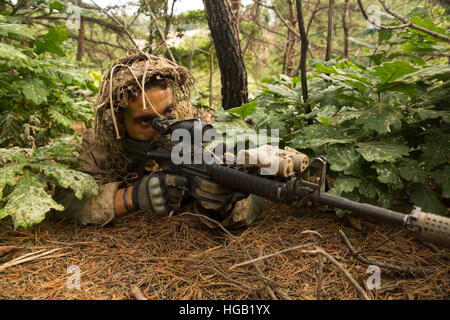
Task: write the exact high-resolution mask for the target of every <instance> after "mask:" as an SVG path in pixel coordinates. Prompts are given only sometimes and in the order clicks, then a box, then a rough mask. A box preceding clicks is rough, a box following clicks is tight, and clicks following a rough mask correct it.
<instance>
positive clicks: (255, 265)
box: [181, 212, 291, 300]
mask: <svg viewBox="0 0 450 320" xmlns="http://www.w3.org/2000/svg"><path fill="white" fill-rule="evenodd" d="M181 215H192V216H197V217H202V218H204V219H207V220H208V221H210V222H212V223H214V224H216V225H217V226H219V227H220V228H221V229H222V230H223V231H224V232H225V233H226V234H227V235H229V236H230V237H232V238H233V239H234V240H236V242H237V243H238V245H239V247H240V248H241V249H242V250H243V251H244V252H245V253H246V254H247V256H248V257H249V259H252V257H251V255H250V253H249V252H248V250H247V249H246V248H245V247H244V246H243V245H242V243H241V242H240V241H239V238H238V237H236V236H235V235H233V234H232V233H231V232H230V231H228V230H227V229H226V228H225V227H224V226H223V225H222V224H221V223H220V222H218V221H216V220H214V219H211V218H210V217H207V216H205V215H202V214H194V213H190V212H184V213H182V214H181ZM250 263H252V265H253V266H254V267H255V269H256V273H257V274H258V276H259V277H260V278H261V279H262V280H263V281H264V283H265V284H266V287H267V286H268V287H271V288H273V289H274V290H275V291H276V292H277V293H278V292H281V293H280V295H281V296H282V297H283V299H285V300H291V299H290V297H289V296H288V295H287V294H286V293H284V292H282V291H280V290H279V285H274V284H273V282H272V281H271V282H268V281H265V280H264V274H263V273H262V271H261V269H260V268H259V266H258V264H256V263H254V262H250ZM230 269H231V268H230Z"/></svg>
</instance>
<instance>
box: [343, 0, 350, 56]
mask: <svg viewBox="0 0 450 320" xmlns="http://www.w3.org/2000/svg"><path fill="white" fill-rule="evenodd" d="M348 4H349V3H348V0H345V4H344V12H343V13H342V28H343V29H344V57H346V58H348V26H347V11H348Z"/></svg>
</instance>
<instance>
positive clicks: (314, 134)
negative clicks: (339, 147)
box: [293, 124, 355, 149]
mask: <svg viewBox="0 0 450 320" xmlns="http://www.w3.org/2000/svg"><path fill="white" fill-rule="evenodd" d="M354 140H355V137H353V136H349V135H348V134H347V132H345V131H343V130H341V129H340V128H337V127H335V126H325V125H323V124H312V125H309V126H307V127H305V128H304V130H303V132H302V135H299V136H296V137H295V138H294V139H293V143H294V144H295V148H297V147H299V148H300V149H304V148H310V147H311V148H314V147H319V146H322V145H324V144H347V143H352V142H353V141H354Z"/></svg>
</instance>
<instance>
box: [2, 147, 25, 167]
mask: <svg viewBox="0 0 450 320" xmlns="http://www.w3.org/2000/svg"><path fill="white" fill-rule="evenodd" d="M32 154H33V150H32V149H27V148H19V147H13V148H10V149H3V148H2V149H0V162H5V163H6V162H10V161H16V162H26V161H27V158H28V157H29V156H30V155H32Z"/></svg>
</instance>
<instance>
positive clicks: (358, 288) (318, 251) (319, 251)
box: [302, 247, 370, 300]
mask: <svg viewBox="0 0 450 320" xmlns="http://www.w3.org/2000/svg"><path fill="white" fill-rule="evenodd" d="M302 252H303V253H313V254H321V255H323V256H324V257H325V258H327V259H328V260H330V261H331V263H333V264H334V265H335V266H336V267H338V269H339V270H340V271H341V272H342V273H343V274H344V276H345V277H346V278H347V280H348V281H349V282H350V284H351V285H352V286H353V287H354V288H355V289H356V291H358V293H359V294H360V295H361V297H363V298H364V299H365V300H370V298H369V296H368V295H367V294H366V292H365V291H364V289H363V288H362V287H361V286H360V285H359V284H358V282H357V281H356V280H355V279H354V278H353V277H352V275H351V274H350V273H349V272H348V271H347V270H346V269H345V268H344V267H343V266H342V265H341V264H340V263H339V262H337V261H336V259H334V258H333V257H332V256H331V255H330V254H328V253H327V252H325V251H324V250H323V249H322V248H319V247H315V249H314V250H302Z"/></svg>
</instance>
